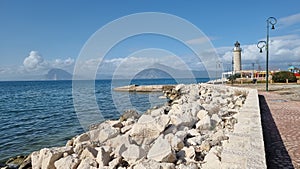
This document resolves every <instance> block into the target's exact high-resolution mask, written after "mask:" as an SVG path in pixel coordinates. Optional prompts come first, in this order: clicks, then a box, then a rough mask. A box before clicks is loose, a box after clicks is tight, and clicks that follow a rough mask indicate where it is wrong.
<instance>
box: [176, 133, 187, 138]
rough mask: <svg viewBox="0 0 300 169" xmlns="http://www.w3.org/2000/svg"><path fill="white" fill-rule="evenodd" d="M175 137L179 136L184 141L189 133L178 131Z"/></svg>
mask: <svg viewBox="0 0 300 169" xmlns="http://www.w3.org/2000/svg"><path fill="white" fill-rule="evenodd" d="M175 136H177V137H178V138H180V139H181V140H184V138H185V137H186V136H187V132H186V131H178V132H177V133H176V134H175Z"/></svg>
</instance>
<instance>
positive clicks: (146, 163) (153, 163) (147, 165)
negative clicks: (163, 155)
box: [133, 160, 160, 169]
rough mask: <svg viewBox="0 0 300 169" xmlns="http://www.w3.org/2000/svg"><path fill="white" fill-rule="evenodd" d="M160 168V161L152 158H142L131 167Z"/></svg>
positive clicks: (140, 168) (143, 168) (141, 168)
mask: <svg viewBox="0 0 300 169" xmlns="http://www.w3.org/2000/svg"><path fill="white" fill-rule="evenodd" d="M158 168H159V169H160V163H158V162H156V161H154V160H143V161H141V162H139V163H137V164H136V165H134V167H133V169H158Z"/></svg>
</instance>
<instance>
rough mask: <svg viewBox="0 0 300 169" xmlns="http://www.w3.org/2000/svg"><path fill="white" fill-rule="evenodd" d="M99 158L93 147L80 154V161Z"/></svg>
mask: <svg viewBox="0 0 300 169" xmlns="http://www.w3.org/2000/svg"><path fill="white" fill-rule="evenodd" d="M96 156H97V150H96V149H95V148H92V147H86V148H85V149H84V150H83V151H82V153H81V154H80V159H85V158H92V159H94V158H96Z"/></svg>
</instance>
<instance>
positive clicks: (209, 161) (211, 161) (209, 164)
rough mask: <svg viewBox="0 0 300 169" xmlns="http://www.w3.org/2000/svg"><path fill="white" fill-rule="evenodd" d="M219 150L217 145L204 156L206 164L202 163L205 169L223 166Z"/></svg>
mask: <svg viewBox="0 0 300 169" xmlns="http://www.w3.org/2000/svg"><path fill="white" fill-rule="evenodd" d="M217 153H218V152H217V150H216V148H215V147H213V148H211V149H210V151H209V152H208V154H207V155H206V156H205V157H204V162H205V163H204V164H203V165H202V168H203V169H215V168H221V161H220V160H219V157H217V155H216V154H217Z"/></svg>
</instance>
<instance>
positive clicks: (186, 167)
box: [177, 163, 199, 169]
mask: <svg viewBox="0 0 300 169" xmlns="http://www.w3.org/2000/svg"><path fill="white" fill-rule="evenodd" d="M177 168H178V169H199V167H198V166H197V165H196V164H195V163H191V164H180V165H179V166H178V167H177Z"/></svg>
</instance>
